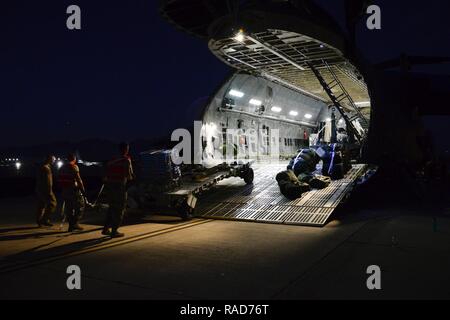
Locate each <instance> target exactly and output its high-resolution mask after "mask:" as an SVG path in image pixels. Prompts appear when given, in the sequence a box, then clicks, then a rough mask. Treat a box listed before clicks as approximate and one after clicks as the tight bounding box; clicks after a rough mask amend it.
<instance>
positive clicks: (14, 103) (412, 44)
mask: <svg viewBox="0 0 450 320" xmlns="http://www.w3.org/2000/svg"><path fill="white" fill-rule="evenodd" d="M158 2H159V1H155V0H129V1H100V0H95V1H93V0H91V1H79V0H71V1H63V0H58V1H57V0H54V1H18V0H15V1H9V2H8V4H1V5H0V6H1V7H2V10H1V11H0V12H1V13H0V15H1V16H0V18H1V19H0V61H1V62H0V88H1V89H0V108H1V118H0V119H1V120H0V137H1V140H0V146H10V145H30V144H36V143H39V144H40V143H46V142H50V141H55V140H75V141H76V140H81V139H85V138H106V139H111V140H124V139H126V140H132V139H135V138H151V137H153V136H155V135H159V134H161V133H162V132H164V133H165V132H168V131H169V130H170V129H171V128H174V127H175V126H176V124H178V120H177V119H179V118H180V117H181V118H182V117H183V116H184V114H185V112H186V110H188V109H189V105H191V104H192V103H193V102H194V101H195V100H196V99H198V98H200V97H204V96H208V95H210V94H212V93H213V91H214V89H215V88H216V87H217V86H218V85H220V84H221V82H222V81H223V80H224V77H225V76H226V75H227V74H228V72H229V69H228V68H227V67H226V66H224V65H223V64H222V63H221V62H220V61H219V60H218V59H217V58H215V57H214V56H213V55H212V54H211V53H210V52H209V50H208V48H207V44H206V42H203V41H201V40H199V39H196V38H194V37H192V36H189V35H187V34H184V33H182V32H180V31H178V30H176V29H175V28H174V27H173V26H171V25H169V24H168V23H167V22H166V21H164V20H163V19H162V18H161V17H160V16H159V14H158V11H157V3H158ZM318 2H319V3H320V4H321V5H323V6H324V7H325V8H326V9H327V10H329V11H330V13H332V14H333V15H334V16H336V17H337V18H338V19H340V21H341V23H342V26H344V24H343V17H344V10H343V7H342V6H341V1H339V0H336V1H327V0H318ZM378 3H379V4H380V6H381V9H382V30H381V31H368V30H366V29H365V28H364V24H363V23H361V28H360V31H359V33H358V43H359V45H360V46H361V49H362V51H363V52H364V53H365V54H366V55H367V56H368V57H369V58H370V60H371V61H374V62H375V61H381V60H384V59H388V58H392V57H394V56H398V55H399V54H400V53H401V52H406V53H408V54H411V55H447V56H450V27H449V25H450V24H449V20H450V4H449V2H448V1H443V0H442V1H438V0H428V1H426V2H425V1H417V4H415V3H414V1H412V2H411V1H379V2H378ZM402 3H403V4H402ZM70 4H77V5H79V6H80V7H81V10H82V30H81V31H69V30H68V29H67V28H66V18H67V15H66V13H65V12H66V8H67V6H68V5H70ZM415 70H417V71H426V72H433V73H447V74H450V67H449V65H445V66H434V67H421V68H417V69H415Z"/></svg>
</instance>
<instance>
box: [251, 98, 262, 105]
mask: <svg viewBox="0 0 450 320" xmlns="http://www.w3.org/2000/svg"><path fill="white" fill-rule="evenodd" d="M249 103H250V104H251V105H254V106H258V107H259V106H260V105H261V104H262V101H261V100H257V99H250V101H249Z"/></svg>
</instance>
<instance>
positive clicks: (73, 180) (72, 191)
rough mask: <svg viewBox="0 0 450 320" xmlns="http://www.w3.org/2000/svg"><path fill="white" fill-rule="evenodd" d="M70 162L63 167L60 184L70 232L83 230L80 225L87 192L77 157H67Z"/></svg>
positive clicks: (70, 155) (72, 155)
mask: <svg viewBox="0 0 450 320" xmlns="http://www.w3.org/2000/svg"><path fill="white" fill-rule="evenodd" d="M67 160H68V161H69V162H68V163H66V164H65V165H63V166H62V167H61V169H60V172H59V183H60V185H61V188H62V199H63V201H64V207H65V209H64V210H65V214H66V217H67V221H68V222H69V230H68V232H72V231H76V230H79V231H81V230H83V228H82V227H81V226H80V225H79V224H78V221H79V220H80V218H81V213H82V211H83V209H84V206H85V201H84V199H85V198H86V191H85V189H84V184H83V181H82V180H81V177H80V169H79V168H78V166H77V157H76V156H75V154H73V153H71V154H69V155H68V156H67Z"/></svg>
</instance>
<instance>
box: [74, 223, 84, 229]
mask: <svg viewBox="0 0 450 320" xmlns="http://www.w3.org/2000/svg"><path fill="white" fill-rule="evenodd" d="M72 230H74V231H83V230H84V228H83V227H82V226H80V225H79V224H78V223H77V224H75V225H74V226H73V227H72Z"/></svg>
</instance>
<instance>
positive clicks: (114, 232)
mask: <svg viewBox="0 0 450 320" xmlns="http://www.w3.org/2000/svg"><path fill="white" fill-rule="evenodd" d="M124 235H125V234H123V233H121V232H119V231H118V230H117V229H113V230H112V232H111V238H120V237H123V236H124Z"/></svg>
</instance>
